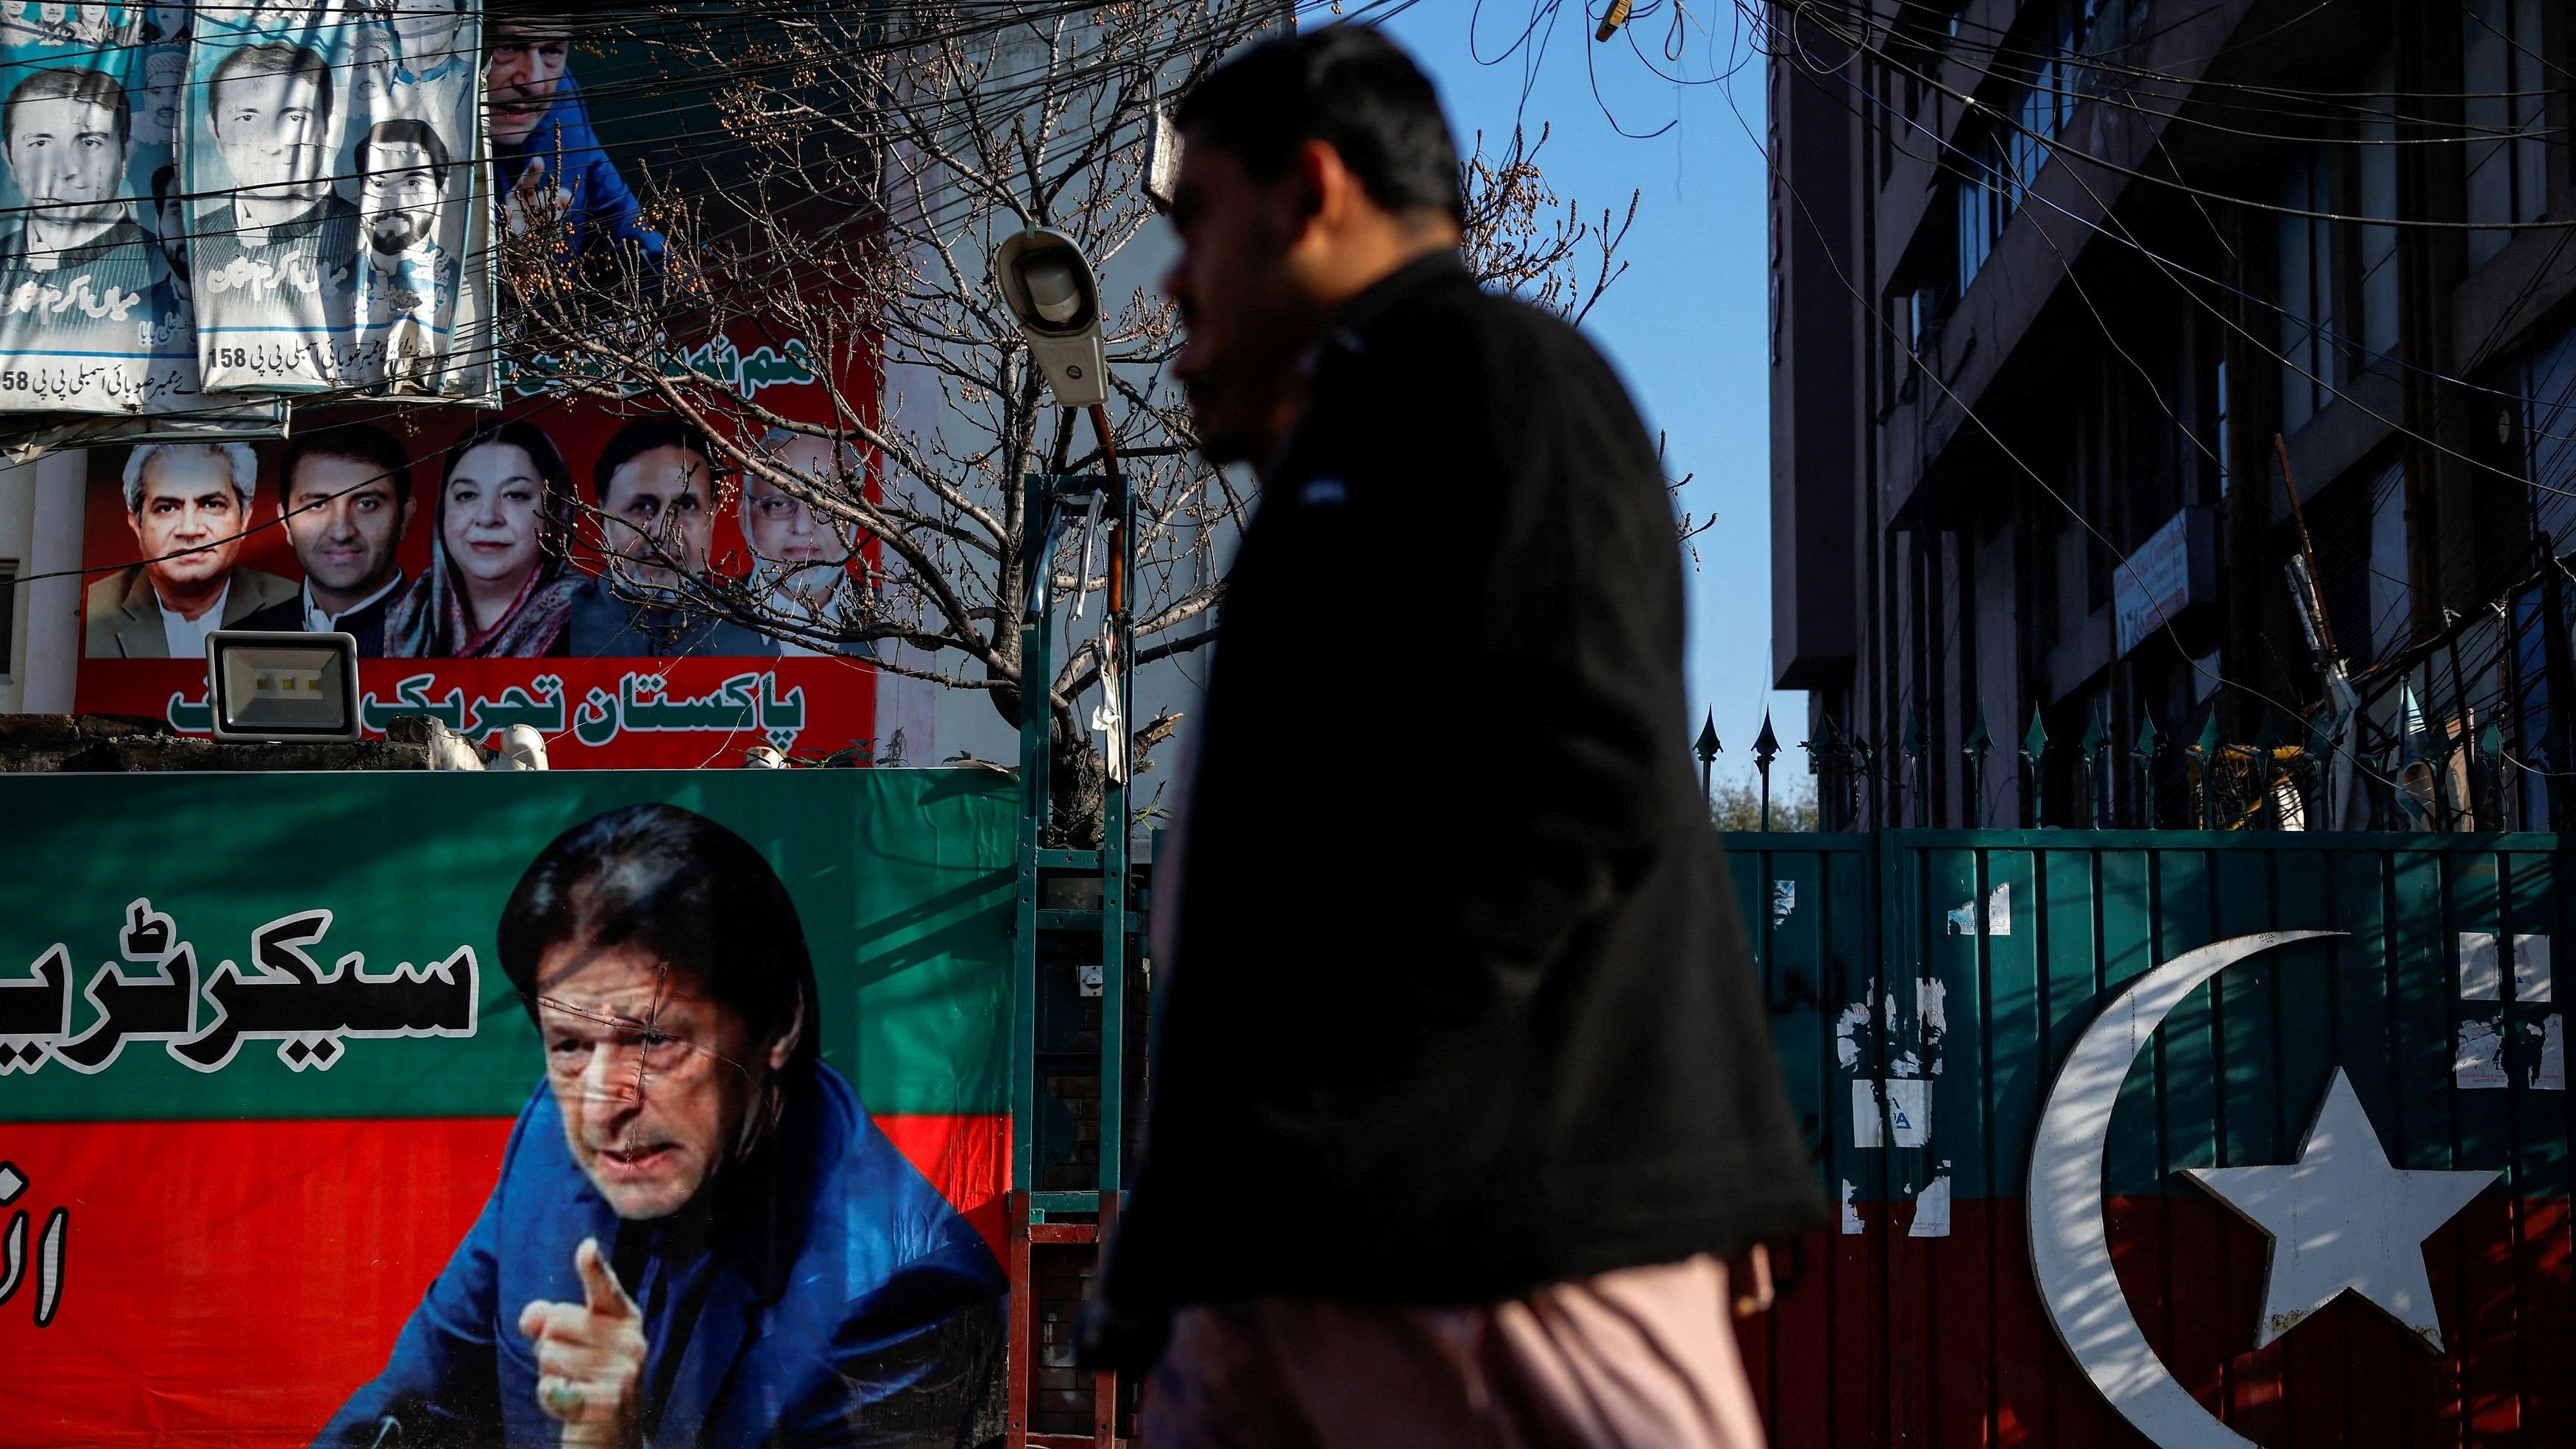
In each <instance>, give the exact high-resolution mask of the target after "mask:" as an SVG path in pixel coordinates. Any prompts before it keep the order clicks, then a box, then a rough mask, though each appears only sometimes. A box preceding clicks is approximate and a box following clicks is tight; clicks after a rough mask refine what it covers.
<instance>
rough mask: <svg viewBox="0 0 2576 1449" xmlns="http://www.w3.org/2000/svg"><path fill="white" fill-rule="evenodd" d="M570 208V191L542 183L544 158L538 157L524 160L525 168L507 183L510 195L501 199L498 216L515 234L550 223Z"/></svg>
mask: <svg viewBox="0 0 2576 1449" xmlns="http://www.w3.org/2000/svg"><path fill="white" fill-rule="evenodd" d="M571 208H572V193H571V192H569V191H565V190H563V189H562V188H560V187H553V188H549V187H548V186H547V185H546V158H544V157H543V156H538V157H535V158H533V159H531V160H530V161H529V162H528V169H527V170H525V171H522V172H520V173H519V179H518V180H517V181H515V182H513V183H511V186H510V194H509V195H508V196H506V197H503V198H502V199H501V212H502V215H503V216H504V217H505V218H506V219H507V220H508V222H509V225H510V235H512V236H519V235H523V234H524V233H526V231H527V230H528V228H530V227H532V226H552V225H555V224H557V223H558V222H560V221H561V220H562V218H563V214H564V213H565V212H566V211H568V210H570V209H571Z"/></svg>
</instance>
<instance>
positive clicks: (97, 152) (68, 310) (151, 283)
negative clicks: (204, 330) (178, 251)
mask: <svg viewBox="0 0 2576 1449" xmlns="http://www.w3.org/2000/svg"><path fill="white" fill-rule="evenodd" d="M143 20H144V16H143V11H142V8H141V7H138V6H127V5H40V4H28V3H22V0H8V3H5V4H0V410H8V411H39V412H92V413H127V414H134V413H146V412H163V411H172V410H176V409H178V408H180V407H183V406H186V405H187V404H190V403H192V402H194V401H195V395H196V380H197V379H196V373H197V369H196V365H195V354H194V348H193V346H192V344H191V341H190V338H189V334H188V319H187V302H186V285H185V278H184V276H174V275H173V273H172V270H171V261H170V258H171V252H170V251H169V250H168V249H167V248H165V247H164V246H163V245H162V238H161V235H160V233H159V231H158V229H157V223H158V217H157V215H156V209H155V207H154V205H153V201H152V189H151V178H152V176H153V174H154V172H155V171H156V170H158V169H160V168H164V167H167V166H168V165H169V162H170V156H171V148H170V131H169V128H168V127H167V125H166V124H162V123H160V118H159V115H158V113H157V110H156V108H157V107H158V106H159V105H160V103H161V101H162V96H161V94H160V93H157V92H156V91H155V86H156V84H159V85H164V86H166V85H168V84H169V83H170V82H171V81H172V79H173V77H172V76H171V74H170V71H169V68H168V61H167V59H166V58H165V55H166V53H165V52H164V51H163V50H161V49H159V48H157V47H151V46H147V45H146V44H145V43H144V42H143ZM156 61H157V62H158V68H156Z"/></svg>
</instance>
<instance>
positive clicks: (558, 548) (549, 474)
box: [385, 418, 582, 659]
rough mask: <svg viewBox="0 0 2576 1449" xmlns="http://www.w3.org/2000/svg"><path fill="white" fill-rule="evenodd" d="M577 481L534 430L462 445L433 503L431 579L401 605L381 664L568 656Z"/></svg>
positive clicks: (424, 577)
mask: <svg viewBox="0 0 2576 1449" xmlns="http://www.w3.org/2000/svg"><path fill="white" fill-rule="evenodd" d="M574 507H575V503H574V495H573V484H572V470H571V469H570V468H568V467H566V466H565V465H564V460H563V454H562V453H561V452H559V451H557V450H556V448H555V445H554V442H553V440H551V439H549V438H548V437H547V436H546V435H545V434H544V433H543V432H541V431H539V430H538V429H537V428H536V427H535V425H533V424H531V423H527V422H523V421H521V420H519V419H516V418H504V419H501V420H499V421H497V422H489V423H484V424H482V425H481V426H479V427H476V428H475V429H473V430H472V431H470V432H468V433H467V434H465V436H463V437H461V438H459V439H457V440H456V443H455V445H454V446H453V447H450V448H449V449H448V450H447V464H446V467H445V469H444V471H443V473H442V476H441V477H440V479H439V485H438V495H437V498H436V500H435V501H434V502H433V503H432V505H431V508H432V513H431V520H432V528H431V531H430V561H429V568H428V569H427V570H426V571H425V572H423V573H422V574H421V576H420V578H419V580H418V581H417V582H415V583H414V584H413V585H412V586H411V588H410V589H409V590H408V591H406V592H405V593H404V595H403V596H402V599H401V601H400V602H399V603H397V604H395V605H394V608H393V612H392V614H391V615H390V616H389V617H388V618H387V620H386V624H385V654H386V655H387V656H388V657H390V658H397V659H486V658H503V657H519V658H525V657H528V656H531V655H549V654H562V653H563V652H564V623H565V620H566V619H567V618H568V617H569V615H570V613H571V609H572V601H573V596H574V594H575V593H576V592H577V591H578V590H579V589H580V587H581V581H582V580H581V575H580V574H579V573H578V572H576V571H574V570H573V569H572V568H571V567H570V566H569V565H568V564H567V563H566V561H565V550H566V548H567V546H568V545H569V544H570V543H571V541H572V536H573V510H574Z"/></svg>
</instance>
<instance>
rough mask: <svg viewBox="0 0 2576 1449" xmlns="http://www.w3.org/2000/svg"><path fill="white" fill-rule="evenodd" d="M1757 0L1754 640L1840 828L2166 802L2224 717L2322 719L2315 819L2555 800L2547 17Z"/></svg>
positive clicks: (2553, 135) (2232, 0) (2554, 208)
mask: <svg viewBox="0 0 2576 1449" xmlns="http://www.w3.org/2000/svg"><path fill="white" fill-rule="evenodd" d="M1769 18H1770V28H1771V33H1772V36H1773V39H1774V41H1775V42H1776V43H1774V44H1773V45H1772V46H1771V47H1770V50H1771V55H1772V58H1771V61H1770V72H1769V100H1770V106H1769V111H1770V126H1771V137H1770V140H1771V146H1772V157H1773V163H1772V173H1771V194H1770V203H1769V205H1770V227H1771V262H1770V268H1771V275H1770V288H1771V307H1772V313H1771V320H1770V335H1771V353H1772V355H1771V362H1772V464H1771V467H1772V475H1771V487H1772V517H1773V523H1772V529H1773V543H1774V552H1773V564H1772V569H1773V601H1774V606H1773V635H1774V655H1775V658H1776V660H1777V665H1778V675H1779V678H1778V683H1779V684H1780V685H1781V686H1782V687H1784V688H1797V689H1805V690H1807V691H1809V697H1810V700H1811V702H1812V703H1811V710H1812V715H1811V719H1810V722H1809V724H1810V729H1809V737H1810V739H1811V741H1813V742H1815V743H1816V744H1817V745H1818V750H1817V754H1816V758H1817V759H1818V760H1819V761H1820V762H1821V768H1820V773H1821V774H1823V775H1824V777H1825V778H1824V780H1823V781H1822V782H1821V783H1822V784H1823V787H1824V788H1823V789H1822V790H1821V792H1820V793H1821V795H1822V796H1823V799H1824V803H1825V805H1826V808H1827V812H1828V813H1827V820H1828V823H1829V824H1857V825H1871V824H1879V823H1885V824H1891V825H1893V824H1910V823H1914V822H1915V821H1916V820H1917V819H1922V820H1927V821H1929V822H1930V823H1933V824H1947V825H1973V824H1995V825H2012V824H2021V823H2026V822H2028V821H2030V820H2032V819H2033V818H2034V817H2038V818H2043V819H2045V820H2046V821H2047V822H2048V823H2072V822H2075V821H2077V820H2079V819H2087V818H2103V819H2108V820H2112V821H2116V822H2119V823H2132V822H2140V821H2146V820H2151V819H2162V820H2164V821H2165V822H2166V823H2181V822H2182V820H2183V819H2185V818H2188V816H2189V813H2190V812H2192V811H2193V810H2194V809H2195V808H2196V807H2195V806H2193V805H2192V804H2191V803H2190V802H2191V800H2192V799H2193V798H2194V796H2193V795H2192V782H2193V781H2194V780H2196V779H2197V776H2196V774H2194V773H2193V771H2194V770H2195V769H2196V766H2194V765H2193V764H2191V763H2189V762H2188V761H2187V759H2186V755H2185V752H2184V751H2182V750H2180V749H2177V748H2175V747H2174V745H2175V742H2196V741H2198V740H2200V739H2201V738H2203V731H2204V730H2205V729H2207V728H2208V725H2209V721H2210V720H2211V719H2212V718H2213V717H2214V718H2215V720H2216V721H2217V732H2216V736H2215V737H2216V738H2221V739H2225V740H2230V741H2245V742H2256V743H2270V742H2273V741H2279V742H2281V743H2282V744H2284V745H2285V746H2298V745H2300V744H2303V743H2306V744H2311V745H2312V744H2314V743H2317V742H2318V741H2321V740H2326V739H2331V738H2338V737H2339V738H2342V739H2344V740H2345V741H2346V742H2347V744H2348V746H2349V751H2348V755H2349V757H2350V758H2352V759H2354V760H2355V761H2356V762H2357V763H2358V765H2359V767H2360V768H2359V769H2358V771H2357V772H2356V773H2357V783H2355V784H2354V785H2353V786H2352V790H2353V793H2352V794H2351V795H2350V796H2349V797H2348V798H2349V799H2350V800H2351V801H2352V802H2353V803H2352V804H2351V805H2350V807H2349V808H2347V809H2341V810H2337V811H2335V812H2334V813H2333V814H2332V815H2331V816H2330V819H2331V820H2332V823H2335V824H2338V825H2358V824H2362V823H2365V822H2364V819H2363V814H2362V812H2365V811H2367V812H2370V818H2372V819H2376V820H2380V821H2382V822H2394V821H2399V820H2403V819H2420V820H2423V821H2425V822H2428V823H2443V824H2452V823H2464V822H2468V821H2471V820H2473V819H2474V818H2475V816H2476V815H2478V814H2480V813H2485V814H2487V815H2489V816H2490V817H2492V816H2493V815H2494V814H2495V813H2496V811H2497V810H2498V808H2499V806H2501V810H2502V815H2503V817H2504V820H2503V823H2506V824H2511V825H2547V824H2549V823H2551V820H2550V815H2551V812H2552V805H2551V801H2550V792H2549V791H2548V789H2547V782H2548V780H2549V779H2550V778H2551V775H2550V769H2551V765H2550V762H2551V761H2552V760H2556V761H2560V762H2562V763H2561V765H2560V766H2558V768H2560V769H2569V768H2576V749H2571V748H2570V747H2569V744H2568V742H2567V741H2566V740H2564V739H2561V738H2559V736H2560V735H2561V734H2563V733H2565V732H2566V731H2567V729H2568V723H2569V722H2568V721H2567V720H2566V719H2564V718H2559V717H2556V716H2555V715H2554V714H2553V712H2552V711H2551V710H2550V709H2549V708H2548V702H2549V700H2551V699H2553V698H2557V697H2562V696H2565V695H2567V694H2568V692H2569V690H2568V681H2567V672H2568V671H2567V650H2566V633H2567V631H2566V627H2565V622H2564V621H2565V617H2566V603H2565V599H2564V597H2563V596H2562V591H2561V589H2560V587H2559V586H2560V585H2561V584H2564V583H2566V582H2567V578H2566V576H2565V574H2564V573H2563V571H2559V570H2556V569H2555V568H2554V566H2553V556H2554V555H2556V554H2560V553H2566V552H2569V551H2571V550H2576V192H2571V188H2570V167H2569V154H2570V153H2569V147H2568V144H2567V137H2568V135H2569V129H2568V128H2569V124H2570V120H2571V117H2570V87H2571V82H2570V74H2571V70H2570V66H2571V61H2576V54H2572V53H2571V52H2572V51H2576V11H2571V10H2570V8H2569V7H2567V6H2564V5H2559V4H2553V3H2550V0H2450V3H2443V0H2387V3H2328V4H2324V5H2317V4H2314V3H2311V0H2217V3H2204V4H2190V5H2184V4H2171V3H2164V0H1966V3H1965V4H1964V5H1961V6H1958V7H1956V8H1952V7H1950V6H1948V5H1947V4H1946V3H1944V0H1932V3H1908V0H1893V3H1891V0H1832V3H1828V0H1798V3H1788V4H1778V5H1774V6H1773V7H1772V8H1771V10H1770V12H1769ZM2276 438H2277V439H2278V440H2279V441H2278V442H2277V443H2276ZM2285 465H2286V473H2285ZM2302 523H2304V529H2303V528H2302ZM2294 561H2297V562H2299V563H2300V565H2301V567H2302V568H2303V569H2306V568H2312V569H2313V582H2314V587H2313V590H2312V591H2310V593H2309V596H2308V599H2306V600H2303V599H2302V597H2301V595H2300V592H2299V591H2300V590H2301V589H2302V588H2303V587H2304V586H2303V585H2302V584H2301V583H2300V582H2299V579H2300V574H2299V573H2297V572H2294V571H2293V570H2292V568H2291V565H2292V564H2293V562H2294ZM2338 671H2339V672H2341V673H2343V674H2345V675H2348V676H2349V677H2350V679H2351V681H2352V691H2353V692H2352V693H2351V694H2350V695H2347V694H2345V693H2344V692H2343V691H2342V690H2341V689H2339V688H2337V687H2336V686H2335V684H2334V682H2333V680H2332V677H2331V676H2332V675H2333V674H2334V673H2336V672H2338ZM2553 686H2555V687H2553ZM2354 701H2357V702H2358V707H2357V708H2351V707H2348V706H2349V705H2350V704H2351V703H2352V702H2354ZM2034 717H2036V718H2037V720H2038V721H2039V723H2040V725H2041V727H2042V729H2043V730H2044V732H2045V734H2046V736H2047V737H2048V739H2049V740H2050V741H2051V744H2050V748H2049V749H2048V751H2047V752H2046V753H2045V754H2044V756H2043V757H2042V763H2041V765H2040V767H2039V768H2038V769H2037V770H2030V769H2026V768H2025V767H2024V766H2023V763H2022V760H2021V758H2020V754H2019V750H2020V747H2021V743H2022V741H2023V739H2024V737H2025V735H2026V734H2027V732H2028V731H2029V730H2030V727H2031V724H2032V721H2033V719H2034ZM2347 718H2349V719H2351V720H2353V721H2354V723H2353V725H2352V726H2351V727H2350V728H2349V729H2348V730H2345V731H2344V732H2343V733H2342V734H2341V735H2339V736H2338V735H2337V734H2336V731H2337V730H2338V729H2340V728H2341V727H2342V721H2344V720H2345V719H2347ZM2150 725H2152V729H2153V732H2154V734H2155V735H2156V736H2157V737H2158V738H2160V739H2162V740H2164V741H2166V742H2168V743H2167V746H2166V747H2165V748H2164V749H2163V750H2161V751H2159V752H2158V753H2157V754H2156V755H2155V756H2154V761H2155V763H2154V765H2153V768H2152V770H2150V769H2142V768H2141V766H2140V764H2139V761H2138V758H2137V756H2136V755H2135V754H2134V753H2133V752H2134V750H2135V748H2136V745H2137V742H2138V739H2139V736H2140V734H2141V732H2142V731H2143V730H2146V729H2147V728H2148V727H2149V726H2150ZM1981 737H1988V738H1991V740H1992V742H1993V743H1992V747H1991V753H1990V755H1989V756H1988V757H1987V759H1986V760H1985V763H1984V765H1983V767H1982V768H1980V767H1979V766H1978V764H1977V763H1976V762H1975V761H1974V760H1973V759H1972V758H1971V756H1972V754H1973V753H1974V748H1973V747H1974V746H1975V745H1977V744H1978V743H1980V742H1981ZM2088 742H2089V743H2090V744H2091V745H2092V746H2093V747H2092V748H2091V749H2089V750H2088V749H2087V748H2085V745H2086V744H2087V743H2088ZM1864 744H1865V745H1866V748H1863V745H1864ZM2247 758H2249V759H2251V758H2253V756H2251V755H2250V754H2249V755H2248V756H2247ZM2282 758H2284V759H2288V758H2291V757H2290V756H2287V755H2284V756H2283V757H2282ZM2428 761H2429V763H2427V762H2428ZM2088 765H2090V766H2091V767H2092V768H2090V769H2087V768H2086V766H2088ZM2410 768H2412V769H2413V770H2414V773H2413V774H2412V775H2408V774H2407V773H2406V772H2407V771H2408V770H2409V769H2410ZM2323 778H2324V776H2323V775H2322V774H2321V775H2319V776H2318V777H2317V779H2318V780H2319V781H2322V780H2323ZM2088 781H2089V782H2091V789H2092V791H2093V793H2092V794H2091V795H2089V796H2088V795H2087V793H2086V791H2087V782H2088ZM2392 782H2395V783H2394V788H2391V783H2392ZM2374 790H2375V793H2374ZM2322 793H2324V791H2323V788H2322V786H2319V787H2318V788H2316V789H2315V790H2313V791H2312V792H2311V794H2310V797H2309V798H2310V799H2311V801H2313V800H2315V799H2316V798H2317V797H2318V796H2319V795H2320V794H2322ZM2240 794H2241V796H2242V798H2241V799H2239V800H2236V801H2233V802H2231V803H2230V805H2229V807H2228V811H2227V813H2228V814H2230V815H2231V816H2232V815H2234V814H2236V813H2237V810H2238V807H2239V806H2242V807H2243V808H2244V810H2245V811H2246V813H2248V814H2251V813H2254V812H2258V811H2262V810H2271V811H2273V812H2274V818H2275V823H2288V820H2289V819H2295V818H2298V817H2299V816H2300V814H2301V812H2300V811H2299V809H2298V808H2297V806H2296V804H2295V802H2293V801H2291V799H2290V797H2289V796H2287V795H2283V796H2281V797H2280V798H2279V800H2277V801H2274V800H2272V792H2270V791H2267V790H2265V789H2262V788H2260V787H2259V786H2258V787H2257V788H2255V789H2253V790H2251V791H2246V792H2240ZM1972 795H1973V798H1972ZM2560 795H2561V800H2560V803H2559V805H2558V807H2557V810H2558V813H2559V814H2562V815H2563V814H2565V813H2566V808H2567V805H2568V804H2569V803H2571V797H2576V791H2561V792H2560ZM2266 802H2270V803H2266ZM2410 802H2411V806H2412V808H2413V809H2414V811H2415V813H2414V815H2412V816H2409V815H2406V814H2405V813H2404V810H2403V808H2401V807H2408V806H2410ZM2097 812H2098V815H2097ZM2282 817H2288V818H2287V819H2284V818H2282ZM2308 823H2311V824H2314V823H2319V822H2317V821H2316V820H2314V819H2313V818H2312V817H2311V818H2309V820H2308ZM2491 823H2492V821H2491Z"/></svg>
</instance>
